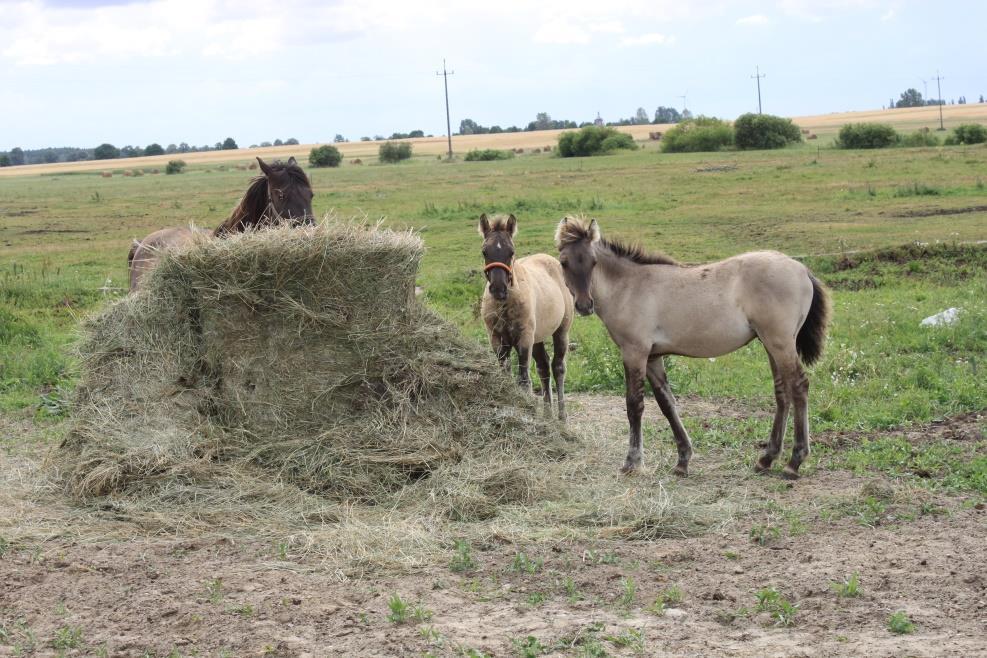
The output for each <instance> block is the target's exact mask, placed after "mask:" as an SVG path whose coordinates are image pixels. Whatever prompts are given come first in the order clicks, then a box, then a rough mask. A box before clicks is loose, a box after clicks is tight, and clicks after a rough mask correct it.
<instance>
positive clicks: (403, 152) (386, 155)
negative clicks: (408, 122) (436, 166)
mask: <svg viewBox="0 0 987 658" xmlns="http://www.w3.org/2000/svg"><path fill="white" fill-rule="evenodd" d="M378 157H379V158H380V161H381V162H400V161H401V160H407V159H408V158H410V157H411V144H408V143H407V142H402V143H401V144H395V143H394V142H384V143H383V144H381V145H380V150H379V152H378Z"/></svg>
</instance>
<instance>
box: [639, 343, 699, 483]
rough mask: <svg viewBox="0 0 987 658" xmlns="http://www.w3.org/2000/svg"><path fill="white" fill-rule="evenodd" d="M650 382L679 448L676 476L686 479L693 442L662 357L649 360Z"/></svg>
mask: <svg viewBox="0 0 987 658" xmlns="http://www.w3.org/2000/svg"><path fill="white" fill-rule="evenodd" d="M648 381H649V382H651V388H652V389H654V392H655V400H656V401H657V402H658V407H659V408H660V409H661V412H662V413H663V414H665V418H667V419H668V425H669V426H670V427H671V428H672V436H674V437H675V446H676V448H678V453H679V460H678V463H677V464H676V465H675V468H674V469H672V472H673V473H675V475H681V476H682V477H685V476H686V475H688V474H689V460H690V459H691V458H692V441H690V440H689V433H688V432H687V431H686V430H685V427H684V426H683V425H682V420H681V419H680V418H679V414H678V412H677V411H676V410H675V396H674V395H672V389H671V387H669V385H668V376H667V375H666V374H665V360H664V358H663V357H661V356H654V357H649V359H648Z"/></svg>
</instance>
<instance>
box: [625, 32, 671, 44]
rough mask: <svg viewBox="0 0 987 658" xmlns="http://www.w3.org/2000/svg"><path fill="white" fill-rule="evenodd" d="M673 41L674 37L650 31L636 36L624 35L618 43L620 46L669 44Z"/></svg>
mask: <svg viewBox="0 0 987 658" xmlns="http://www.w3.org/2000/svg"><path fill="white" fill-rule="evenodd" d="M674 42H675V37H668V36H665V35H664V34H660V33H658V32H651V33H649V34H641V35H639V36H636V37H624V38H623V39H621V40H620V45H622V46H652V45H671V44H673V43H674Z"/></svg>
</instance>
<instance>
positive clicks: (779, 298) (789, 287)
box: [721, 251, 813, 334]
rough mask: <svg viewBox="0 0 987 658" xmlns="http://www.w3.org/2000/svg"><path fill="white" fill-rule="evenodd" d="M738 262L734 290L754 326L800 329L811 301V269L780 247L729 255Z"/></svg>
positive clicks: (791, 330) (784, 330) (728, 260)
mask: <svg viewBox="0 0 987 658" xmlns="http://www.w3.org/2000/svg"><path fill="white" fill-rule="evenodd" d="M730 261H735V263H736V264H737V265H738V267H737V275H736V283H735V291H736V295H737V298H738V301H739V302H740V305H741V307H742V308H743V309H744V310H745V311H746V313H747V315H748V317H749V318H750V320H751V322H752V324H753V325H755V326H764V325H768V324H770V325H772V326H774V327H783V333H785V334H787V333H790V332H792V333H794V332H797V331H798V329H799V327H801V326H802V322H803V321H804V320H805V316H806V314H807V313H808V312H809V306H810V305H811V303H812V295H813V292H812V279H811V278H810V273H809V269H808V268H807V267H806V266H805V265H804V264H802V263H800V262H799V261H797V260H795V259H794V258H792V257H790V256H786V255H785V254H783V253H781V252H779V251H752V252H748V253H745V254H740V255H738V256H734V257H733V258H728V259H727V260H726V261H721V262H724V263H726V262H730Z"/></svg>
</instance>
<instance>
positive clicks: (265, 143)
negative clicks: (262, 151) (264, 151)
mask: <svg viewBox="0 0 987 658" xmlns="http://www.w3.org/2000/svg"><path fill="white" fill-rule="evenodd" d="M260 145H261V147H262V148H267V147H268V146H270V145H271V143H270V142H261V143H260Z"/></svg>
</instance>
